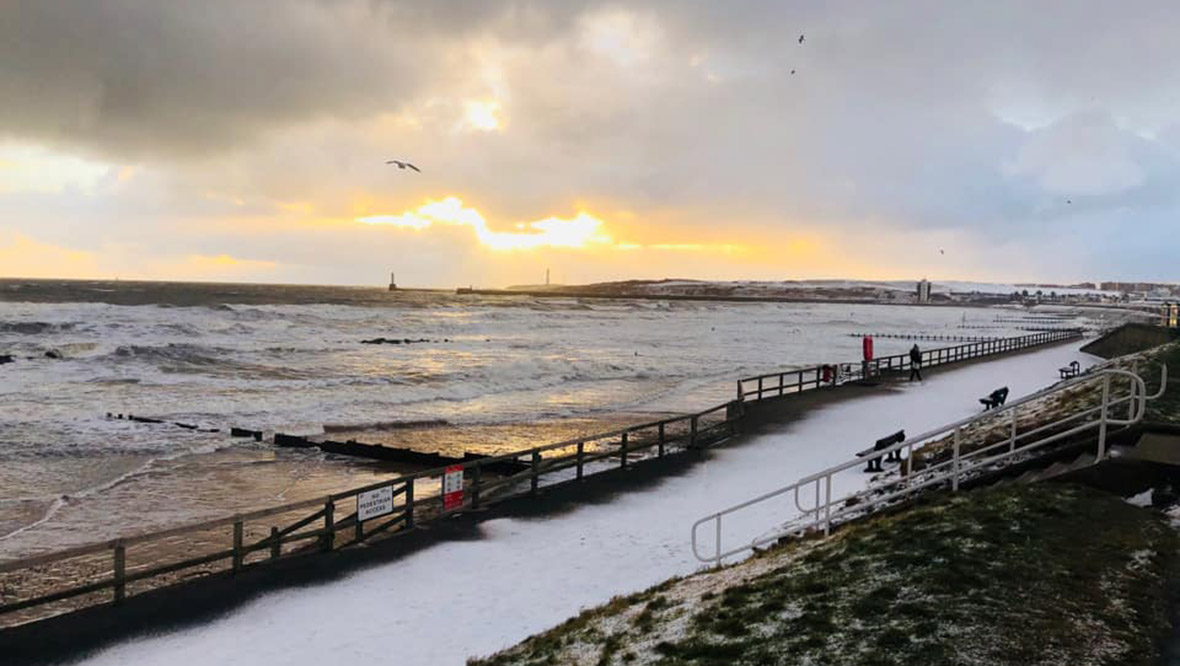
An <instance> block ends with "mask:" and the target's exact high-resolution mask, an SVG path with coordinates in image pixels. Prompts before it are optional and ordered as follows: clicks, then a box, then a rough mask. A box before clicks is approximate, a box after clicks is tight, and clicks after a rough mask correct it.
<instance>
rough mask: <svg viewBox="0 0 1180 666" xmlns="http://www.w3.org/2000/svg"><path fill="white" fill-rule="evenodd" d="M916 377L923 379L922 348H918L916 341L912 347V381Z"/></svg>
mask: <svg viewBox="0 0 1180 666" xmlns="http://www.w3.org/2000/svg"><path fill="white" fill-rule="evenodd" d="M915 377H916V378H917V379H918V381H922V350H921V349H918V343H916V342H915V343H914V346H913V347H910V381H911V382H912V381H914V378H915Z"/></svg>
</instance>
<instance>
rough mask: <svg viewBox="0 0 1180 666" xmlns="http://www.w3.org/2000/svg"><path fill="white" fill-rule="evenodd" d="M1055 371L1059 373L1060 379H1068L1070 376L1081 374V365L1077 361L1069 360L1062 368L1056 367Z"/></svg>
mask: <svg viewBox="0 0 1180 666" xmlns="http://www.w3.org/2000/svg"><path fill="white" fill-rule="evenodd" d="M1057 372H1060V373H1061V378H1062V379H1069V378H1070V377H1077V376H1078V375H1080V374H1082V366H1081V364H1080V363H1078V362H1077V361H1070V362H1069V365H1067V366H1065V367H1064V368H1057Z"/></svg>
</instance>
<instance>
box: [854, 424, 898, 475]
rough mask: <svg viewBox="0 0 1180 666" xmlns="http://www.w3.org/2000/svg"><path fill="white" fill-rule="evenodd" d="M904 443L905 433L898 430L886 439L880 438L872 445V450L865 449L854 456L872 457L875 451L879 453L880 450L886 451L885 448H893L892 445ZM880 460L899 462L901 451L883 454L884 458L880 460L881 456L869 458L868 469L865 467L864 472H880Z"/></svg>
mask: <svg viewBox="0 0 1180 666" xmlns="http://www.w3.org/2000/svg"><path fill="white" fill-rule="evenodd" d="M904 441H905V431H904V430H898V431H897V432H895V433H893V434H892V435H889V436H888V437H882V438H881V439H878V440H877V442H876V443H875V444H873V447H872V448H869V449H865V450H864V451H861V452H860V453H857V454H856V455H857V457H860V458H863V457H865V456H868V455H872V454H873V453H874V452H876V451H880V450H882V449H887V448H889V447H891V446H893V445H894V444H900V443H902V442H904ZM882 460H884V461H885V462H901V451H900V450H898V451H890V452H889V453H887V454H885V457H884V458H882V457H881V456H874V457H872V458H869V464H868V467H865V471H866V472H880V471H881V461H882Z"/></svg>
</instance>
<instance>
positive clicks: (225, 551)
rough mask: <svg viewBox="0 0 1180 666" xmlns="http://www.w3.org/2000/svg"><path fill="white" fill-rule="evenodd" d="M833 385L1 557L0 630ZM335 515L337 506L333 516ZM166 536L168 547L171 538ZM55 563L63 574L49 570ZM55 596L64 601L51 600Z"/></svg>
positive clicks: (652, 448)
mask: <svg viewBox="0 0 1180 666" xmlns="http://www.w3.org/2000/svg"><path fill="white" fill-rule="evenodd" d="M1078 335H1079V334H1078V333H1076V332H1069V333H1039V334H1036V335H1030V336H1024V337H1021V338H1007V339H996V340H990V341H985V342H979V343H972V344H968V345H959V346H957V347H948V348H943V349H933V350H928V351H926V352H923V360H924V366H932V365H940V364H944V363H953V362H957V361H961V360H967V359H970V358H978V357H981V356H986V355H989V354H996V353H1000V352H1004V351H1014V350H1017V349H1024V348H1028V347H1033V346H1036V345H1041V344H1047V343H1050V342H1059V341H1064V340H1067V339H1070V338H1073V337H1077V336H1078ZM908 364H909V359H908V356H905V355H898V356H887V357H883V358H879V359H876V360H874V361H872V362H869V363H867V364H862V366H861V367H860V368H859V373H857V372H855V371H850V372H849V373H848V374H845V375H844V376H843V377H842V378H841V380H840V381H847V380H848V379H850V378H863V377H866V376H875V375H881V374H887V373H890V372H895V371H904V370H908V368H909V365H908ZM853 370H856V369H855V368H854V369H853ZM832 384H833V382H831V381H829V380H827V379H825V377H824V368H823V366H820V367H815V368H807V369H803V370H791V371H785V372H780V373H772V374H768V375H761V376H758V377H750V378H745V379H742V380H739V381H738V399H737V400H733V401H731V402H727V403H723V404H720V405H716V406H714V407H710V408H709V409H706V410H703V411H700V412H696V413H693V414H684V415H678V416H674V417H670V418H665V419H661V420H658V421H651V422H648V423H641V424H638V425H632V426H628V427H625V428H619V429H617V430H612V431H609V432H603V433H597V434H593V435H587V436H583V437H576V438H573V439H568V440H564V441H561V442H556V443H553V444H547V445H544V446H538V447H534V448H531V449H526V450H523V451H515V452H512V453H507V454H503V455H497V456H489V457H485V458H476V459H471V460H468V461H465V462H463V463H461V464H457V465H450V466H447V467H439V468H434V469H428V470H424V471H420V472H415V473H412V474H406V475H403V476H399V477H396V478H393V479H388V480H384V481H380V482H377V483H372V484H369V485H365V486H361V487H358V488H352V489H349V490H345V491H342V492H338V493H332V494H330V495H326V496H323V497H318V498H315V499H309V500H303V501H299V502H292V503H288V504H283V505H281V506H276V507H271V508H268V509H262V510H259V511H251V512H248V513H241V514H237V515H233V516H228V517H225V518H218V519H215V520H209V521H204V522H199V523H194V524H190V525H184V526H180V527H174V528H169V529H165V530H158V531H154V532H149V533H145V534H138V535H134V536H127V537H123V538H119V539H114V540H110V541H104V542H100V543H95V544H90V545H86V546H79V547H76V548H70V549H66V550H62V551H58V552H54V553H48V554H45V555H37V556H33V557H28V558H23V559H19V560H13V561H7V562H0V626H5V625H14V624H20V623H23V622H31V621H35V620H38V619H43V618H45V617H48V616H50V615H54V614H58V613H62V612H69V611H71V610H76V609H78V608H82V607H86V606H93V605H98V604H104V603H120V602H122V601H123V600H124V599H126V598H127V597H128V596H131V594H132V590H130V589H129V586H131V585H132V584H134V583H148V582H150V583H151V585H148V588H151V587H161V586H164V585H168V584H171V583H173V582H176V581H178V580H181V579H182V578H183V579H189V578H193V577H198V576H205V575H214V574H224V573H228V574H230V575H232V574H236V573H238V572H241V571H243V570H246V569H249V568H252V567H256V566H262V565H265V564H267V563H269V562H274V561H276V560H279V559H282V558H285V557H290V556H295V555H306V554H310V553H314V552H316V551H323V552H329V551H332V550H336V549H340V548H347V547H350V546H353V545H355V544H358V543H362V542H364V541H365V540H367V539H369V538H371V537H372V536H374V535H377V534H380V533H382V532H397V533H401V532H408V531H410V530H412V529H414V528H415V527H416V526H421V525H426V524H429V523H430V522H432V521H435V520H438V519H440V518H442V517H444V516H449V515H453V514H456V513H460V512H463V511H470V510H473V509H479V508H483V507H487V506H490V505H492V504H495V503H497V502H502V501H504V500H507V499H510V498H515V497H521V496H526V495H529V494H535V493H537V492H539V491H540V490H541V489H544V488H552V487H555V486H559V485H563V484H567V483H576V482H579V481H582V480H584V479H585V478H587V477H588V476H593V475H594V474H599V473H602V472H605V471H608V470H611V469H616V468H627V467H629V466H632V465H635V464H638V463H641V462H643V461H644V460H649V459H658V458H662V457H664V456H665V455H667V454H668V453H669V451H670V450H672V449H689V448H696V447H700V446H704V445H709V444H713V443H716V442H718V441H721V440H723V439H726V438H728V437H730V436H732V435H733V434H734V433H735V432H736V431H737V427H738V423H739V421H740V419H741V417H742V415H743V413H744V409H743V401H746V400H749V399H751V398H752V399H753V400H761V399H765V398H769V397H777V396H780V395H786V394H788V393H794V392H800V391H804V390H811V389H815V388H820V387H822V386H827V385H832ZM753 386H756V388H751V387H753ZM503 461H516V462H520V463H525V464H524V465H521V468H522V470H523V471H521V472H518V473H515V474H511V475H504V474H497V473H495V472H492V471H490V470H491V469H500V470H502V469H504V466H503V465H500V466H497V464H496V463H500V462H503ZM455 470H461V471H462V473H463V484H462V489H463V499H462V501H461V503H459V504H458V505H455V506H447V505H446V503H445V501H444V498H443V495H442V493H441V492H440V487H441V478H442V477H443V475H444V474H445V473H447V472H448V471H451V472H454V471H455ZM384 489H388V490H389V495H390V496H392V504H391V507H390V510H389V511H388V512H386V513H384V514H383V515H380V516H374V517H370V518H368V519H364V520H362V519H360V504H361V499H360V496H361V495H362V494H368V493H372V492H373V491H378V490H384ZM344 511H347V512H348V513H347V514H346V515H344V516H343V517H342V518H341V517H339V516H338V514H339V513H343V512H344ZM227 528H228V529H227ZM227 532H228V534H227ZM177 540H179V541H180V544H179V545H178V544H175V543H172V542H173V541H177ZM210 542H212V546H211V547H212V548H213V550H212V552H199V551H200V548H199V547H198V545H200V546H207V547H209V546H210ZM227 542H228V543H227ZM153 549H159V550H163V551H165V553H167V554H173V555H174V554H176V553H177V552H179V553H181V554H182V555H183V556H185V559H181V560H179V561H174V562H167V563H162V562H161V560H163V559H167V558H166V557H164V556H163V555H161V554H160V552H158V550H153ZM137 553H139V554H144V555H145V556H146V557H148V558H149V561H148V562H146V563H144V564H139V565H134V564H130V565H129V562H130V561H131V560H130V559H129V557H130V556H131V555H135V554H137ZM54 567H59V568H61V569H64V571H60V570H59V571H51V569H52V568H54ZM181 574H183V576H182V575H181ZM66 601H69V602H70V603H69V604H68V605H59V606H57V607H54V604H61V603H62V602H66Z"/></svg>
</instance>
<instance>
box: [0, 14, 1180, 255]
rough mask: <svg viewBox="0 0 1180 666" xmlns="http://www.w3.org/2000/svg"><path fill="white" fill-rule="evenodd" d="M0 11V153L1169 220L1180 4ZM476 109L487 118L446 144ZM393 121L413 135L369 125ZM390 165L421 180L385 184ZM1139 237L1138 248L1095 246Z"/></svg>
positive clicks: (774, 221)
mask: <svg viewBox="0 0 1180 666" xmlns="http://www.w3.org/2000/svg"><path fill="white" fill-rule="evenodd" d="M3 2H4V0H0V12H2V13H3V16H2V19H3V20H0V100H2V101H3V103H2V104H0V137H2V136H8V137H13V138H17V139H21V140H28V141H32V142H37V143H51V144H54V145H56V146H58V147H59V148H61V149H62V150H64V151H67V152H87V153H90V154H98V155H100V156H101V157H103V158H105V159H107V160H111V161H115V162H126V161H136V162H140V163H148V164H150V165H154V166H157V167H159V168H161V169H165V170H167V169H170V170H172V174H173V175H174V176H176V181H178V182H180V183H183V184H186V185H189V186H191V187H192V188H193V190H194V191H195V192H198V193H200V192H203V191H205V190H214V191H228V192H251V193H253V194H255V195H258V196H261V197H264V198H270V199H275V200H292V199H296V198H304V197H306V198H308V199H315V200H316V201H318V202H324V201H347V200H348V198H349V196H350V194H351V192H353V191H370V192H372V191H381V192H396V193H397V194H398V196H402V197H404V198H405V200H406V202H407V204H409V203H410V202H412V201H417V200H420V197H422V196H427V195H437V194H439V193H450V192H454V193H458V194H461V195H463V196H464V197H465V198H468V199H470V200H472V201H473V202H475V203H476V204H478V205H479V206H480V207H481V208H484V207H486V208H487V212H488V214H489V215H490V216H492V217H497V218H501V219H504V218H506V219H508V220H528V219H536V218H538V217H541V216H543V215H548V214H553V213H556V212H561V213H566V212H569V210H570V206H571V205H572V204H571V202H574V201H581V200H588V201H590V202H596V201H607V202H617V203H618V205H619V206H620V207H625V208H630V209H634V210H637V211H639V212H640V213H642V212H643V211H644V210H659V209H679V210H684V211H689V212H690V213H693V214H686V215H685V216H683V219H682V220H680V222H679V223H680V224H681V225H682V226H683V227H685V228H687V227H691V226H692V225H702V226H705V225H708V226H718V225H724V224H726V223H728V222H729V221H731V220H739V219H751V220H758V221H759V223H760V224H767V225H778V226H780V227H788V228H790V227H793V226H795V225H799V224H807V225H810V226H812V227H821V228H824V229H828V230H831V231H833V233H846V232H860V231H863V230H864V229H865V228H872V229H873V230H874V233H877V229H878V228H879V229H881V230H882V231H880V233H890V232H891V231H892V230H896V229H903V230H904V229H947V230H960V231H964V232H966V233H969V234H973V235H974V236H975V237H979V238H1000V239H1008V238H1022V237H1028V238H1029V240H1028V242H1030V243H1037V242H1041V241H1044V240H1046V239H1048V240H1052V239H1054V238H1057V237H1060V236H1061V235H1062V234H1071V235H1077V236H1078V238H1080V239H1081V240H1077V241H1076V244H1077V247H1081V248H1083V249H1084V250H1086V251H1096V250H1093V248H1102V251H1103V252H1105V253H1106V254H1107V255H1113V256H1105V257H1104V259H1103V260H1104V261H1106V262H1108V263H1109V264H1110V265H1121V266H1125V267H1127V269H1128V270H1130V269H1132V268H1133V269H1140V268H1142V267H1143V264H1142V262H1140V261H1139V259H1138V258H1139V257H1142V256H1145V255H1143V254H1142V253H1141V250H1142V247H1144V246H1145V244H1146V246H1157V245H1159V244H1160V243H1161V242H1163V241H1165V240H1166V238H1168V237H1169V236H1168V235H1169V234H1170V233H1171V229H1170V225H1171V224H1172V223H1171V222H1170V220H1171V219H1173V218H1174V213H1176V212H1177V211H1176V209H1177V207H1178V203H1177V199H1176V195H1175V194H1174V193H1175V192H1177V191H1178V188H1177V185H1178V184H1180V129H1178V128H1180V124H1177V122H1176V120H1175V119H1176V118H1180V96H1177V94H1176V91H1177V90H1180V68H1177V67H1175V63H1176V62H1180V40H1177V39H1175V35H1176V34H1178V32H1180V5H1178V4H1176V3H1175V2H1171V1H1164V0H1159V1H1151V2H1149V1H1146V0H1140V1H1130V2H1125V3H1118V4H1116V3H1110V2H1106V1H1099V0H1071V1H1068V2H1067V1H1064V0H1061V1H1055V2H1035V3H1029V2H1023V1H1022V2H1018V1H1016V0H997V1H996V2H988V3H948V2H943V1H938V2H935V1H933V0H911V1H907V2H880V1H878V0H872V1H869V0H850V1H848V2H840V3H816V2H769V1H766V2H755V1H750V2H712V1H710V2H706V1H704V0H653V1H651V2H606V3H595V2H573V1H569V2H561V1H543V0H494V1H493V0H488V1H478V0H463V1H450V2H414V1H405V2H396V1H393V0H388V1H382V0H371V1H368V0H340V1H328V0H323V1H316V0H289V1H283V2H280V1H278V0H274V1H266V0H259V1H256V2H244V1H240V0H210V1H205V2H179V1H175V2H165V1H162V0H142V1H137V2H133V1H131V0H74V1H72V2H67V1H66V0H8V2H7V4H2V3H3ZM596 31H597V32H596ZM800 34H806V36H807V38H806V41H805V42H804V43H803V44H800V43H799V42H798V39H797V38H798V36H799V35H800ZM485 70H488V71H492V72H493V73H494V77H492V78H494V79H495V81H494V82H491V83H490V82H489V81H487V80H485V79H486V78H487V76H486V72H485ZM792 70H794V71H795V72H796V73H795V74H791V73H790V72H791V71H792ZM488 96H491V97H495V98H497V100H498V101H499V102H500V103H501V105H502V109H501V111H502V115H503V117H504V119H505V123H504V127H503V128H501V131H500V132H493V133H484V132H465V131H464V132H456V131H455V127H456V124H457V123H458V122H459V121H460V120H461V117H462V109H463V104H464V102H465V101H467V100H469V99H472V98H482V97H488ZM383 113H404V114H405V115H406V116H407V117H412V118H413V120H414V121H415V123H417V124H415V125H413V127H412V128H411V129H406V130H405V131H402V132H401V133H397V134H393V133H382V132H378V131H374V130H373V126H372V125H368V124H366V123H367V122H370V121H372V120H373V119H374V118H375V117H377V116H378V115H379V114H383ZM312 121H326V122H325V123H322V124H326V125H328V126H330V128H336V129H328V130H322V131H320V130H318V129H316V130H306V128H307V127H309V126H311V125H314V124H315V123H314V122H312ZM333 123H335V124H333ZM301 132H302V133H301ZM316 132H319V133H316ZM307 136H312V137H313V138H314V141H315V143H314V145H311V146H309V145H308V144H307V143H304V138H305V137H307ZM269 137H274V138H276V140H275V141H272V142H266V141H260V139H265V138H269ZM388 154H396V155H403V154H408V155H412V156H414V157H415V159H419V158H421V157H422V156H427V157H428V168H427V169H426V172H425V173H424V174H422V176H421V178H418V177H415V178H416V179H415V180H409V179H392V180H391V176H390V174H388V173H387V172H385V171H382V170H380V169H377V168H376V167H375V166H374V165H378V166H379V165H380V164H381V162H380V160H381V159H382V158H383V157H384V156H387V155H388ZM189 194H190V195H191V194H192V193H189ZM190 199H191V197H190ZM190 199H182V198H181V197H178V200H184V201H188V200H190ZM1067 202H1072V203H1067ZM160 205H162V206H164V207H166V205H167V204H166V202H165V203H161V204H160ZM337 210H346V208H344V207H337ZM394 212H396V211H394ZM342 214H344V213H342ZM1126 225H1134V226H1135V229H1136V234H1137V236H1136V239H1137V240H1136V241H1135V242H1136V243H1138V244H1137V245H1134V247H1136V248H1139V249H1136V250H1134V251H1132V250H1131V247H1132V243H1131V242H1130V241H1122V242H1121V244H1120V239H1119V237H1118V234H1117V233H1116V234H1114V235H1113V236H1111V235H1109V234H1108V233H1107V231H1106V229H1108V228H1110V227H1114V228H1119V227H1120V226H1126ZM686 233H687V232H686ZM1038 236H1039V238H1036V237H1038ZM861 237H863V236H861ZM1144 239H1146V240H1144ZM1120 247H1126V248H1127V250H1126V251H1122V250H1120ZM1155 256H1156V255H1155V254H1152V255H1150V257H1155ZM1001 259H1002V258H1001ZM1083 259H1084V257H1081V258H1079V261H1082V260H1083ZM1149 261H1155V259H1153V258H1149ZM1163 268H1164V264H1163V263H1159V266H1158V269H1159V270H1163ZM1152 270H1156V268H1152Z"/></svg>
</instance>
